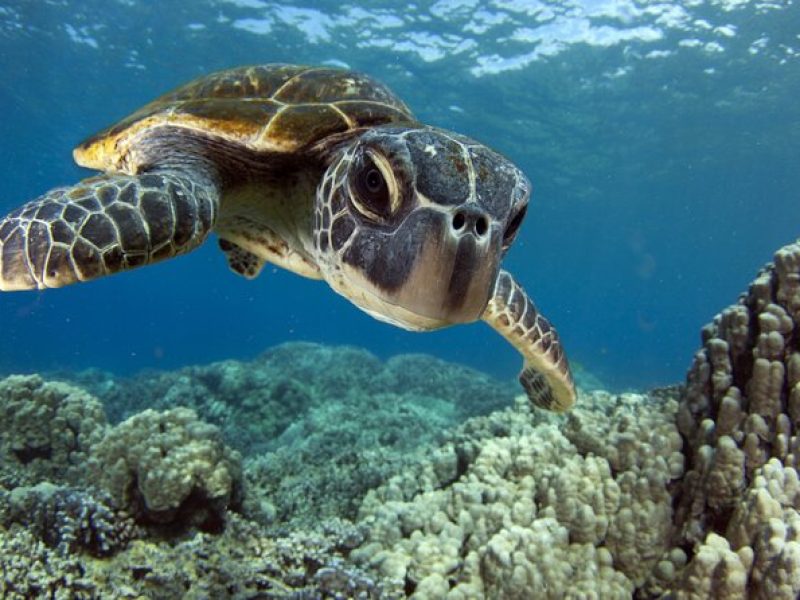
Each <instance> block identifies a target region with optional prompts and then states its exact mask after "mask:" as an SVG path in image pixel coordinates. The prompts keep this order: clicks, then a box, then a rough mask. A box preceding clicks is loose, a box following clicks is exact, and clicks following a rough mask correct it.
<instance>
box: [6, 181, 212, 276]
mask: <svg viewBox="0 0 800 600" xmlns="http://www.w3.org/2000/svg"><path fill="white" fill-rule="evenodd" d="M218 204H219V191H218V189H217V187H216V185H214V184H213V183H211V182H210V181H205V182H204V181H203V180H202V179H198V178H196V177H194V176H192V177H189V176H187V175H185V174H183V173H179V172H176V171H161V172H153V173H146V174H143V175H102V176H99V177H92V178H90V179H85V180H83V181H82V182H80V183H79V184H77V185H75V186H73V187H66V188H56V189H54V190H51V191H49V192H47V193H46V194H44V195H43V196H40V197H39V198H37V199H36V200H33V201H31V202H28V203H27V204H25V205H23V206H21V207H20V208H18V209H17V210H15V211H13V212H12V213H10V214H9V215H8V216H6V217H5V218H4V219H3V220H2V221H0V290H28V289H37V288H38V289H43V288H52V287H61V286H63V285H67V284H70V283H74V282H76V281H87V280H89V279H94V278H96V277H100V276H103V275H110V274H112V273H116V272H118V271H124V270H126V269H131V268H133V267H138V266H141V265H146V264H150V263H153V262H156V261H159V260H163V259H165V258H170V257H172V256H176V255H178V254H183V253H185V252H188V251H189V250H192V249H194V248H196V247H197V246H198V245H199V244H200V243H202V242H203V240H205V238H206V236H207V235H208V233H209V231H210V230H211V228H212V227H213V225H214V222H215V220H216V216H217V212H218V210H217V209H218Z"/></svg>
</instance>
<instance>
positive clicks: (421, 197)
mask: <svg viewBox="0 0 800 600" xmlns="http://www.w3.org/2000/svg"><path fill="white" fill-rule="evenodd" d="M529 195H530V184H529V182H528V180H527V178H526V177H525V175H523V173H522V172H521V171H520V170H519V169H518V168H517V167H516V166H514V164H512V163H511V162H510V161H508V160H507V159H505V158H504V157H502V156H500V155H499V154H497V153H496V152H493V151H492V150H490V149H488V148H487V147H485V146H483V145H481V144H479V143H478V142H475V141H473V140H470V139H468V138H465V137H463V136H460V135H457V134H454V133H450V132H446V131H442V130H439V129H434V128H398V127H379V128H375V129H371V130H369V131H367V132H365V133H363V134H361V135H360V136H359V137H358V138H356V139H355V140H354V141H353V142H351V143H350V144H349V145H348V146H346V147H345V148H343V149H342V150H340V151H339V153H338V154H337V155H336V156H335V157H334V159H333V161H332V162H331V164H330V166H329V167H328V169H327V170H326V172H325V175H324V178H323V180H322V182H321V183H320V185H319V187H318V189H317V199H316V211H315V218H314V236H313V239H314V245H315V248H314V255H315V259H316V260H317V264H318V265H319V267H320V269H321V271H322V274H323V276H324V277H325V279H326V280H327V281H328V283H329V284H330V285H331V286H332V287H333V288H334V289H335V290H336V291H337V292H339V293H340V294H342V295H344V296H346V297H347V298H349V299H350V300H351V301H352V302H353V303H355V304H356V305H357V306H358V307H359V308H361V309H363V310H365V311H366V312H368V313H370V314H371V315H373V316H375V317H377V318H378V319H381V320H384V321H388V322H390V323H393V324H395V325H399V326H401V327H404V328H406V329H415V330H425V329H436V328H438V327H444V326H446V325H451V324H454V323H468V322H472V321H475V320H477V319H479V318H480V317H481V315H482V314H483V312H484V309H485V308H486V305H487V303H488V301H489V297H490V295H491V294H492V291H493V289H494V285H495V281H496V279H497V274H498V270H499V267H500V260H501V259H502V257H503V255H504V254H505V252H506V250H507V249H508V247H509V246H510V245H511V243H512V242H513V240H514V238H515V236H516V234H517V230H518V228H519V225H520V223H521V221H522V219H523V217H524V215H525V209H526V206H527V203H528V197H529Z"/></svg>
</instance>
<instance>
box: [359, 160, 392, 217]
mask: <svg viewBox="0 0 800 600" xmlns="http://www.w3.org/2000/svg"><path fill="white" fill-rule="evenodd" d="M381 162H382V161H381V160H380V159H379V158H377V157H373V156H371V153H370V154H367V155H365V156H364V158H363V159H362V161H361V164H360V165H359V167H358V169H357V171H356V173H355V177H354V178H353V188H354V189H353V191H354V192H355V193H354V194H353V203H354V204H355V206H356V208H357V209H358V211H359V212H361V213H362V214H364V215H365V216H367V217H370V218H372V219H376V220H383V219H385V218H386V217H389V216H391V214H392V212H393V211H394V208H395V207H394V205H393V204H394V203H393V202H392V192H393V190H392V189H391V187H390V186H391V184H392V183H393V181H392V182H391V183H390V181H387V176H386V174H385V172H386V171H387V170H388V165H383V164H380V163H381ZM383 162H385V161H383ZM381 167H384V168H381Z"/></svg>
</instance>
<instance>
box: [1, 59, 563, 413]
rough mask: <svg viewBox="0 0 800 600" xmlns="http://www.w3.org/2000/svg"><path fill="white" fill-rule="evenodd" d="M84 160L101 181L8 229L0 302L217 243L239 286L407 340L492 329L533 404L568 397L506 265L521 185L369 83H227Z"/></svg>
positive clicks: (208, 80) (163, 107)
mask: <svg viewBox="0 0 800 600" xmlns="http://www.w3.org/2000/svg"><path fill="white" fill-rule="evenodd" d="M74 157H75V160H76V162H77V163H78V164H79V165H81V166H84V167H88V168H92V169H96V170H99V171H103V172H104V174H102V175H99V176H96V177H91V178H89V179H85V180H83V181H81V182H79V183H78V184H76V185H74V186H72V187H65V188H57V189H54V190H51V191H49V192H47V193H46V194H44V195H43V196H41V197H39V198H37V199H36V200H33V201H31V202H29V203H27V204H25V205H24V206H22V207H20V208H19V209H17V210H15V211H13V212H12V213H10V214H9V215H8V216H6V217H5V219H4V220H2V221H0V290H25V289H43V288H50V287H60V286H63V285H67V284H70V283H73V282H77V281H87V280H90V279H94V278H96V277H100V276H103V275H109V274H112V273H116V272H119V271H124V270H126V269H130V268H133V267H137V266H140V265H146V264H150V263H153V262H156V261H159V260H162V259H165V258H171V257H173V256H177V255H180V254H183V253H185V252H188V251H190V250H192V249H194V248H195V247H197V246H198V245H199V244H201V243H202V242H203V241H204V240H205V239H206V237H207V236H208V234H209V233H210V232H211V231H214V232H216V234H217V236H218V238H219V245H220V247H221V249H222V250H223V252H224V253H225V254H226V256H227V259H228V264H229V266H230V267H231V268H232V269H233V270H234V271H235V272H237V273H239V274H241V275H243V276H245V277H255V276H256V275H258V273H259V271H260V270H261V268H262V267H263V265H264V264H265V262H267V261H269V262H272V263H275V264H277V265H280V266H282V267H285V268H287V269H290V270H292V271H294V272H295V273H298V274H300V275H303V276H306V277H312V278H321V279H324V280H325V281H326V282H327V283H328V284H329V285H330V286H331V287H332V288H333V289H334V290H336V291H337V292H338V293H340V294H342V295H344V296H345V297H347V298H348V299H350V300H351V301H352V302H353V303H354V304H356V305H357V306H358V307H359V308H361V309H363V310H365V311H367V312H368V313H370V314H371V315H373V316H374V317H376V318H378V319H381V320H384V321H387V322H389V323H393V324H395V325H398V326H400V327H404V328H407V329H412V330H430V329H436V328H439V327H444V326H447V325H452V324H456V323H468V322H472V321H476V320H478V319H483V320H485V321H486V322H487V323H489V324H490V325H491V326H492V327H494V328H495V329H496V330H497V331H498V332H500V333H501V334H502V335H503V336H504V337H506V338H507V339H508V340H509V341H510V342H511V343H512V344H513V345H514V347H516V348H517V349H518V350H519V351H520V352H521V353H522V354H523V356H524V358H525V366H524V368H523V371H522V374H521V376H520V380H521V382H522V384H523V386H524V387H525V389H526V391H527V392H528V396H529V397H530V398H531V400H532V401H533V402H534V403H535V404H537V405H539V406H543V407H545V408H548V409H552V410H566V409H567V408H569V407H570V406H572V404H573V403H574V401H575V389H574V386H573V383H572V377H571V375H570V371H569V366H568V363H567V360H566V358H565V356H564V353H563V351H562V348H561V343H560V341H559V338H558V336H557V334H556V331H555V329H553V328H552V327H551V326H550V324H549V323H548V321H547V320H546V319H545V318H544V317H543V316H541V315H540V314H539V312H538V311H537V310H536V307H535V306H534V304H533V302H532V301H531V300H530V298H529V297H528V296H527V295H526V294H525V292H524V291H523V290H522V288H521V287H520V286H519V285H518V284H517V283H516V282H515V281H514V279H513V278H512V277H511V275H509V274H508V273H507V272H505V271H503V270H501V269H500V261H501V259H502V257H503V256H504V255H505V253H506V251H507V250H508V248H509V247H510V246H511V244H512V242H513V241H514V238H515V237H516V234H517V231H518V228H519V225H520V223H521V222H522V219H523V217H524V215H525V211H526V208H527V204H528V198H529V195H530V184H529V182H528V180H527V178H526V177H525V175H524V174H523V173H522V172H521V171H520V170H519V169H518V168H517V167H516V166H514V165H513V164H512V163H511V162H509V161H508V160H507V159H505V158H504V157H502V156H500V155H499V154H497V153H495V152H493V151H492V150H490V149H489V148H487V147H486V146H483V145H482V144H479V143H478V142H476V141H474V140H471V139H468V138H466V137H464V136H461V135H458V134H455V133H452V132H448V131H443V130H441V129H436V128H433V127H428V126H425V125H422V124H420V123H418V122H417V121H416V120H415V119H414V117H413V115H412V114H411V111H410V110H409V109H408V107H406V105H405V104H403V102H402V101H400V100H399V99H398V98H397V97H396V96H395V95H394V94H393V93H392V92H391V91H390V90H389V89H388V88H387V87H385V86H384V85H382V84H381V83H379V82H377V81H375V80H373V79H371V78H369V77H367V76H365V75H362V74H358V73H354V72H352V71H346V70H341V69H333V68H327V67H323V68H314V67H304V66H294V65H266V66H257V67H243V68H237V69H230V70H227V71H221V72H219V73H214V74H211V75H208V76H206V77H203V78H201V79H198V80H196V81H194V82H191V83H189V84H187V85H184V86H182V87H180V88H178V89H176V90H175V91H173V92H170V93H168V94H166V95H164V96H162V97H160V98H158V99H156V100H154V101H153V102H151V103H149V104H147V105H146V106H144V107H143V108H141V109H140V110H138V111H137V112H135V113H133V114H132V115H131V116H129V117H127V118H126V119H123V120H122V121H120V122H119V123H118V124H116V125H114V126H112V127H110V128H108V129H106V130H104V131H102V132H100V133H98V134H97V135H95V136H92V137H91V138H89V139H88V140H86V141H85V142H83V143H82V144H80V145H79V146H78V147H77V148H76V149H75V151H74Z"/></svg>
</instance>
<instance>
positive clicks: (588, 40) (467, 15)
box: [0, 0, 800, 388]
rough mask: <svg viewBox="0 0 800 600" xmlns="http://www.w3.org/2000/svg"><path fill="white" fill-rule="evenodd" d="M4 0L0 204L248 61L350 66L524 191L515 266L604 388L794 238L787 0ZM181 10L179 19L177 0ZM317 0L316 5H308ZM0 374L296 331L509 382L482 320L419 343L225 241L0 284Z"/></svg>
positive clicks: (241, 351) (165, 360)
mask: <svg viewBox="0 0 800 600" xmlns="http://www.w3.org/2000/svg"><path fill="white" fill-rule="evenodd" d="M155 6H156V3H150V2H136V1H134V0H127V1H125V0H116V1H111V0H91V1H89V0H80V1H78V0H74V1H67V0H63V1H52V2H45V1H43V0H42V1H32V0H19V1H16V2H3V3H2V4H0V72H1V73H2V78H0V117H1V118H0V164H2V165H3V167H2V177H0V212H3V213H4V212H6V211H7V210H10V209H12V208H14V207H16V206H17V205H19V204H21V203H23V202H24V201H27V200H29V199H32V198H34V197H36V196H38V195H39V194H41V193H42V192H44V191H46V190H47V189H49V188H51V187H54V186H56V185H63V184H69V183H71V182H75V181H77V180H79V179H80V178H82V177H85V176H88V175H89V173H88V172H86V171H83V170H81V169H79V168H78V167H76V166H75V165H73V164H72V160H71V154H70V153H71V149H72V147H73V146H74V145H75V144H76V143H77V142H79V141H80V140H82V139H83V138H84V137H86V136H87V135H89V134H91V133H93V132H95V131H96V130H98V129H100V128H102V127H104V126H106V125H108V124H110V123H112V122H114V121H115V120H117V119H119V118H121V117H123V116H124V115H126V114H127V113H129V112H130V111H132V110H134V109H136V108H137V107H138V106H140V105H141V104H143V103H144V102H146V101H148V100H150V99H152V98H153V97H154V96H156V95H158V94H160V93H161V92H163V91H165V90H166V89H169V88H171V87H174V86H175V85H177V84H180V83H182V82H184V81H187V80H189V79H191V78H193V77H195V76H198V75H201V74H204V73H206V72H209V71H212V70H216V69H221V68H225V67H229V66H234V65H239V64H252V63H262V62H300V63H308V64H313V63H327V64H343V65H347V66H350V67H352V68H356V69H359V70H362V71H365V72H368V73H370V74H371V75H373V76H375V77H377V78H379V79H381V80H383V81H384V82H386V83H387V84H388V85H389V86H390V87H392V88H393V89H394V90H395V91H396V92H397V93H399V94H400V95H401V96H402V97H403V98H404V99H405V100H406V102H407V103H408V104H409V106H410V107H411V108H412V109H413V110H414V111H415V113H416V114H417V116H418V117H419V118H420V119H421V120H423V121H426V122H429V123H431V124H435V125H437V126H441V127H445V128H450V129H454V130H457V131H459V132H462V133H465V134H468V135H470V136H473V137H475V138H477V139H479V140H481V141H483V142H484V143H486V144H488V145H490V146H493V147H494V148H496V149H498V150H500V151H502V152H504V153H505V154H507V155H508V156H509V157H510V158H512V159H513V160H514V161H515V162H517V163H518V164H519V165H520V166H521V167H522V168H523V169H524V170H525V171H526V172H527V173H528V175H529V176H530V178H531V179H532V181H533V184H534V196H533V204H532V206H531V210H530V211H529V213H528V218H527V220H526V222H525V223H524V225H523V228H522V232H521V235H520V237H519V239H518V241H517V243H516V245H515V246H514V247H513V248H512V251H511V253H510V255H509V256H508V258H507V260H506V263H505V264H506V266H507V268H509V269H510V270H511V271H513V272H514V273H515V274H516V276H517V277H518V279H519V280H520V281H521V282H522V283H523V284H524V285H525V287H526V288H527V290H528V291H529V292H530V294H531V295H532V296H533V297H534V298H535V299H536V301H537V303H538V304H539V307H540V308H541V310H542V311H543V312H544V313H545V314H546V315H547V316H548V317H549V318H550V319H551V321H552V322H553V323H554V324H555V325H556V326H557V327H558V329H559V331H560V333H561V335H562V337H563V339H564V343H565V345H566V348H567V352H568V354H569V356H570V357H571V359H572V360H573V361H574V362H577V363H580V364H581V365H583V366H584V367H585V368H586V369H588V370H589V371H591V372H593V373H594V374H596V375H597V376H598V377H600V378H601V380H603V381H604V382H605V383H606V384H607V385H608V386H610V387H612V388H627V387H649V386H652V385H657V384H665V383H671V382H677V381H680V380H681V379H682V378H683V376H684V374H685V370H686V369H687V367H688V366H689V364H690V362H691V356H692V353H693V351H694V349H695V348H696V347H697V345H698V340H699V329H700V327H701V326H702V325H703V324H704V323H706V322H707V321H708V320H709V319H710V318H711V317H713V315H714V314H715V313H716V312H717V311H719V310H720V309H721V308H723V307H724V306H726V305H727V304H729V303H730V302H732V301H734V300H735V299H736V297H737V296H738V294H739V293H740V292H741V291H742V290H743V289H744V288H745V286H746V284H747V282H748V281H750V280H751V279H752V277H753V275H754V274H755V272H756V270H757V269H758V268H759V267H760V266H761V265H762V264H763V263H765V262H766V261H768V260H769V259H770V258H771V255H772V252H773V251H774V250H775V249H777V248H778V247H780V246H781V245H783V244H785V243H787V242H789V241H792V240H794V239H796V238H797V237H798V236H799V235H800V198H798V196H800V193H799V192H798V190H800V168H798V164H800V149H799V146H798V140H800V103H798V101H797V98H799V97H800V40H798V37H797V32H798V31H800V10H798V8H797V6H796V5H792V4H791V3H790V2H785V1H774V2H770V1H767V2H747V1H746V0H722V1H714V2H704V3H700V2H684V3H672V4H670V3H666V2H653V3H650V2H631V1H619V2H613V1H607V0H606V1H604V0H600V1H589V2H577V1H575V2H539V1H536V0H533V1H525V0H520V1H511V0H509V1H502V0H496V1H492V2H477V1H469V0H461V1H458V0H443V1H439V2H433V3H431V2H418V3H416V4H413V5H411V6H410V7H408V6H406V5H405V4H402V5H401V4H400V3H398V4H397V5H396V6H395V7H391V5H390V3H385V2H363V3H358V4H357V5H356V4H349V3H346V2H345V3H343V2H341V1H339V0H337V1H336V2H332V1H327V2H314V3H311V2H305V3H303V2H299V1H298V2H288V3H284V4H280V5H279V4H274V3H269V2H263V1H260V0H227V1H222V0H216V1H212V0H207V1H202V2H201V1H198V2H192V3H186V2H183V1H166V2H159V3H158V4H157V6H158V8H157V9H156V8H154V7H155ZM190 6H191V8H189V7H190ZM312 6H313V8H312ZM0 332H2V336H1V337H0V372H2V373H7V372H21V371H38V370H49V369H54V368H71V369H80V368H86V367H90V366H96V367H101V368H105V369H111V370H114V371H117V372H120V373H130V372H133V371H137V370H139V369H142V368H146V367H157V368H173V367H176V366H179V365H186V364H193V363H205V362H209V361H212V360H218V359H222V358H234V357H250V356H253V355H255V354H258V353H259V352H261V351H262V350H264V349H265V348H266V347H268V346H271V345H274V344H277V343H280V342H283V341H288V340H313V341H318V342H324V343H348V344H356V345H361V346H364V347H366V348H368V349H369V350H371V351H372V352H374V353H376V354H378V355H380V356H389V355H392V354H396V353H401V352H412V351H414V352H416V351H419V352H429V353H433V354H435V355H437V356H440V357H442V358H446V359H451V360H456V361H459V362H462V363H465V364H468V365H471V366H475V367H478V368H481V369H483V370H485V371H487V372H490V373H492V374H495V375H499V376H502V377H510V376H512V375H513V374H514V373H516V371H517V369H518V368H519V364H520V363H519V359H518V357H517V356H516V354H515V352H514V351H513V350H512V349H511V348H510V346H508V345H507V344H506V343H505V342H504V341H503V340H502V339H501V338H499V337H498V336H497V335H496V334H494V333H493V332H492V331H491V330H489V328H488V327H486V326H484V325H482V324H476V325H472V326H462V327H458V328H453V329H450V330H446V331H441V332H436V333H429V334H411V333H407V332H403V331H401V330H398V329H395V328H392V327H390V326H388V325H384V324H381V323H378V322H376V321H374V320H372V319H371V318H370V317H369V316H367V315H365V314H363V313H361V312H359V311H358V310H357V309H355V308H354V307H352V306H351V305H350V304H349V303H348V302H347V301H345V300H344V299H342V298H340V297H339V296H337V295H336V294H334V293H333V292H332V291H330V290H328V289H327V287H325V285H324V284H322V283H320V282H314V281H307V280H303V279H300V278H298V277H297V276H294V275H291V274H289V273H286V272H282V271H279V270H275V271H274V272H273V270H272V269H267V270H265V272H264V273H263V274H262V275H261V277H260V278H259V279H257V280H255V281H252V282H248V281H246V280H244V279H242V278H240V277H237V276H236V275H234V274H232V273H231V272H229V271H228V269H227V266H226V264H225V260H224V257H223V256H222V254H221V253H220V252H219V251H218V250H217V248H216V244H215V243H213V242H210V243H208V244H207V245H206V246H205V247H204V248H202V249H201V250H199V251H196V252H194V253H192V254H191V255H188V256H185V257H182V258H179V259H176V260H172V261H168V262H166V263H162V264H160V265H156V266H152V267H149V268H146V269H141V270H138V271H133V272H130V273H126V274H122V275H117V276H114V277H111V278H107V279H104V280H98V281H96V282H92V283H88V284H83V285H77V286H73V287H69V288H64V289H61V290H52V291H47V292H44V293H39V292H27V293H15V294H3V295H1V296H0Z"/></svg>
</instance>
